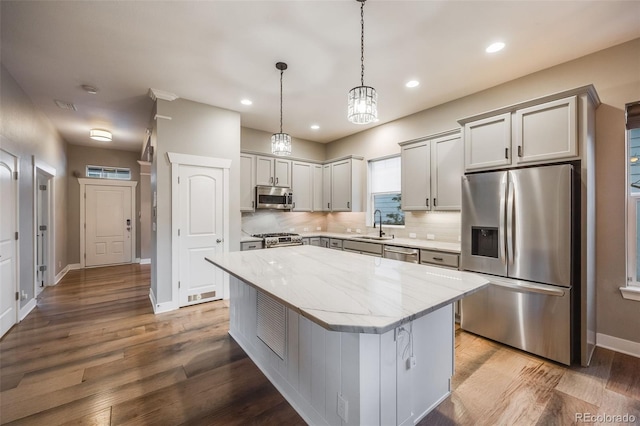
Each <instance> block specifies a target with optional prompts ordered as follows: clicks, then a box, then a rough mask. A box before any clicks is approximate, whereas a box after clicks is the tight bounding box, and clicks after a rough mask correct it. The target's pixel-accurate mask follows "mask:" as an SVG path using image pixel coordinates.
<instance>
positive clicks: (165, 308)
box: [149, 289, 179, 314]
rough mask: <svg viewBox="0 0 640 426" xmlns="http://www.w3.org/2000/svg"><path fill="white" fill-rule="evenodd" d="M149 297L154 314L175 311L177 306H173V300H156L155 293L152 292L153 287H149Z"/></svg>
mask: <svg viewBox="0 0 640 426" xmlns="http://www.w3.org/2000/svg"><path fill="white" fill-rule="evenodd" d="M149 299H150V300H151V306H153V313H154V314H162V313H165V312H169V311H175V310H176V309H178V308H179V306H175V304H174V303H173V302H163V303H158V302H156V295H155V294H153V289H149Z"/></svg>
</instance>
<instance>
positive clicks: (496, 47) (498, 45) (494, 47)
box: [485, 41, 505, 53]
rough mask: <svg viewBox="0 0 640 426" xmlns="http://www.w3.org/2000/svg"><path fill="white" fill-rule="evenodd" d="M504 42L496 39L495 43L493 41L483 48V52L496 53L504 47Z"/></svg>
mask: <svg viewBox="0 0 640 426" xmlns="http://www.w3.org/2000/svg"><path fill="white" fill-rule="evenodd" d="M504 46H505V44H504V43H503V42H501V41H498V42H496V43H493V44H491V45H489V47H487V48H486V49H485V52H487V53H496V52H499V51H501V50H502V49H504Z"/></svg>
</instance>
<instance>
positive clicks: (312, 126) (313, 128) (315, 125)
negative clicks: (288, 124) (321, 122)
mask: <svg viewBox="0 0 640 426" xmlns="http://www.w3.org/2000/svg"><path fill="white" fill-rule="evenodd" d="M319 128H320V126H318V125H317V124H312V125H311V130H318V129H319Z"/></svg>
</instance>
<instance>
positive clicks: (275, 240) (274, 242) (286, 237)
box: [252, 232, 302, 248]
mask: <svg viewBox="0 0 640 426" xmlns="http://www.w3.org/2000/svg"><path fill="white" fill-rule="evenodd" d="M252 237H256V238H262V240H263V241H264V247H265V248H273V247H284V246H299V245H302V237H301V236H300V235H299V234H291V233H289V232H276V233H271V234H253V235H252Z"/></svg>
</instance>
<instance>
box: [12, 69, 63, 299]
mask: <svg viewBox="0 0 640 426" xmlns="http://www.w3.org/2000/svg"><path fill="white" fill-rule="evenodd" d="M0 88H1V90H2V93H1V96H0V117H1V118H0V134H1V135H2V136H3V139H2V142H1V144H2V146H1V148H2V149H4V150H6V151H9V152H10V153H12V154H13V155H16V156H18V158H19V165H18V167H19V172H20V178H19V181H18V182H19V183H18V185H19V187H18V199H19V206H18V208H19V212H20V214H19V219H18V220H19V225H18V226H19V232H20V239H19V242H18V244H19V255H20V271H19V274H20V278H19V279H20V284H19V286H20V290H21V291H22V290H23V291H25V292H26V293H27V295H28V297H27V299H26V300H23V301H21V302H20V303H21V306H24V305H26V304H27V303H28V302H29V300H31V299H33V297H34V291H33V289H34V287H33V284H34V263H33V262H34V258H33V250H34V232H33V209H34V206H33V159H32V156H35V157H36V159H38V160H39V161H43V162H45V163H47V164H48V165H50V166H52V167H54V168H55V169H56V177H55V179H54V181H53V185H54V189H55V199H54V206H55V224H54V230H55V257H54V259H53V262H51V266H52V267H54V268H55V273H56V274H58V273H59V272H60V271H61V270H62V269H63V268H64V267H66V266H67V263H68V262H67V225H66V218H65V215H64V212H65V211H66V210H67V185H66V182H67V175H66V169H67V167H66V152H65V151H66V149H67V143H66V142H65V141H64V140H63V139H62V138H61V137H60V135H59V134H58V132H57V131H56V130H55V128H54V127H53V126H52V124H51V122H50V121H49V120H48V119H47V117H46V116H45V115H44V114H42V113H41V112H40V111H39V110H37V109H36V108H35V106H34V105H33V103H32V102H31V100H30V99H29V97H28V96H27V95H26V93H24V91H23V90H22V89H21V88H20V86H18V83H17V82H16V81H15V80H14V78H13V77H12V76H11V74H9V72H8V71H7V70H6V69H5V68H4V66H3V65H2V64H0Z"/></svg>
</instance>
